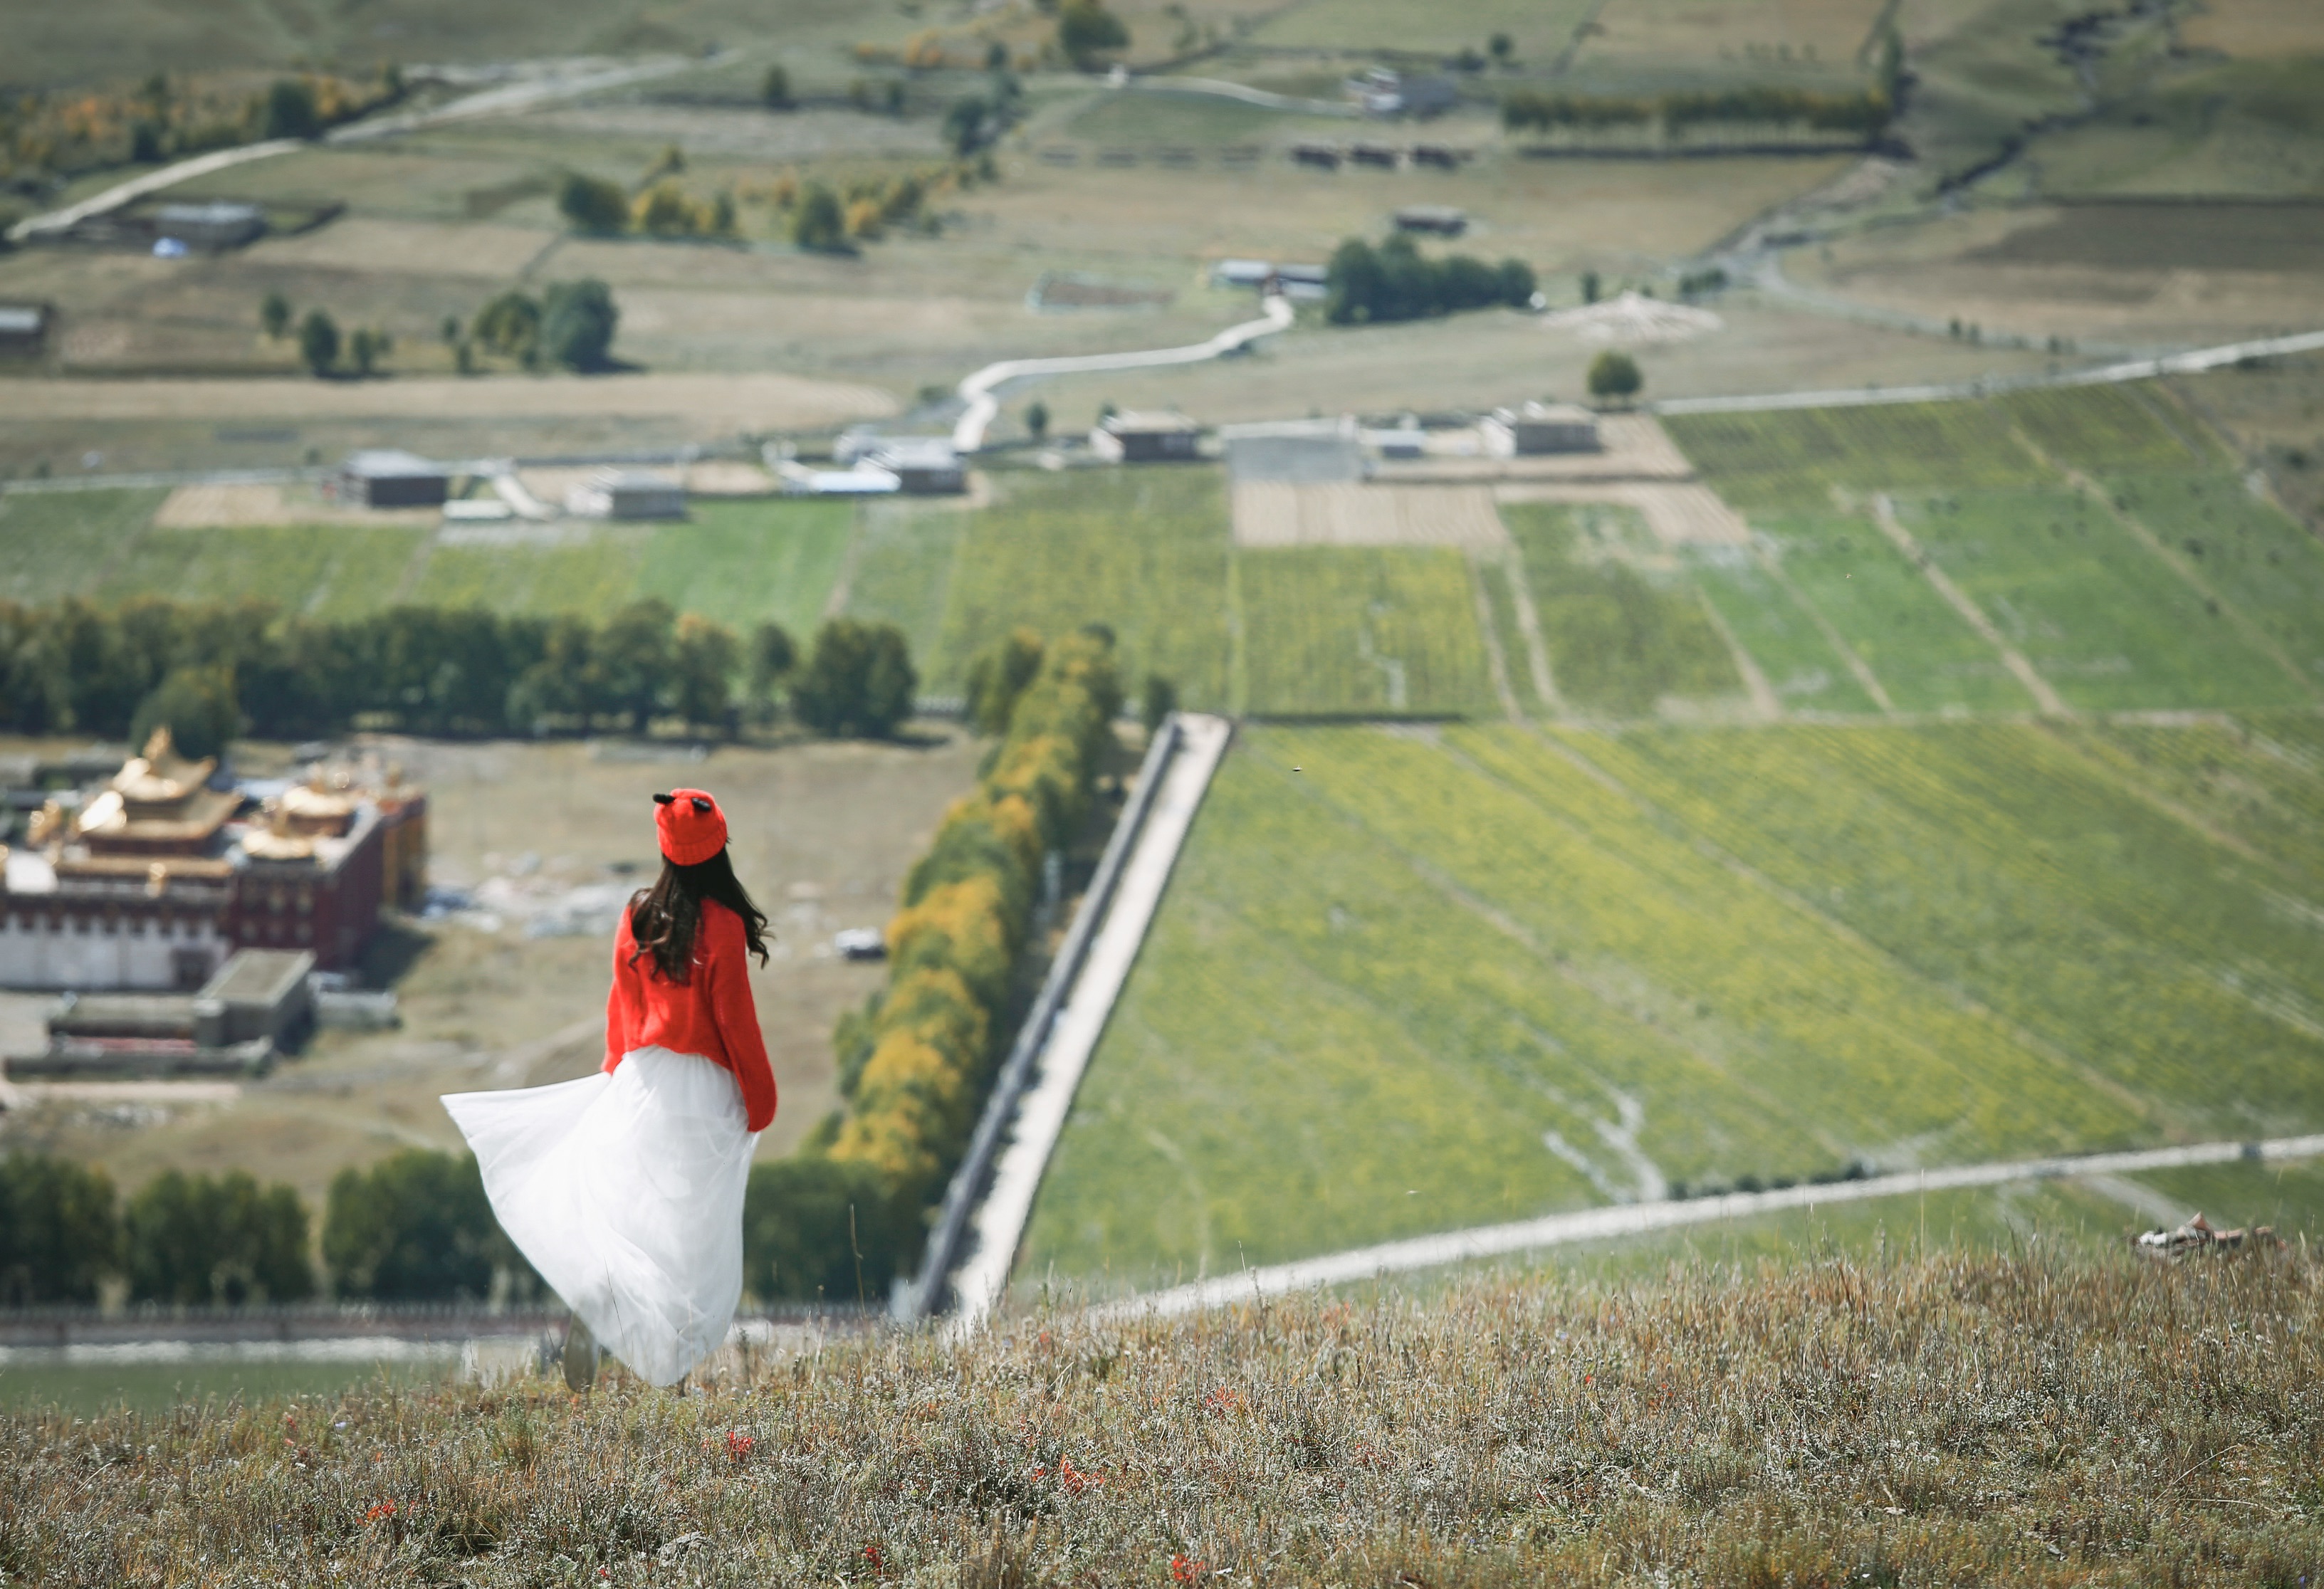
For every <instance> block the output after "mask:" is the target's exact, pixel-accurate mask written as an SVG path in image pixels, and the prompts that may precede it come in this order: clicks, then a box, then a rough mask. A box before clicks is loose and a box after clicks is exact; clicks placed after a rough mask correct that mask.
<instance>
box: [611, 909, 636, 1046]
mask: <svg viewBox="0 0 2324 1589" xmlns="http://www.w3.org/2000/svg"><path fill="white" fill-rule="evenodd" d="M636 948H637V945H636V944H635V943H634V942H633V941H632V940H631V937H630V913H629V912H627V911H623V912H622V924H621V926H620V927H619V928H618V929H617V930H616V931H615V932H614V933H613V989H612V991H610V992H609V993H607V994H606V995H605V1063H604V1067H603V1068H604V1069H605V1070H612V1069H613V1067H614V1066H616V1065H618V1064H620V1063H621V1062H622V1055H623V1054H625V1053H627V1052H630V1050H631V1049H632V1047H634V1046H635V1044H634V1042H632V1038H633V1037H634V1036H635V1034H636V1033H637V1030H638V1023H639V1019H640V1017H641V1015H642V1013H643V1006H642V1003H641V997H640V992H639V988H638V969H637V967H636V966H634V965H632V963H631V960H630V957H631V955H632V953H633V952H634V951H635V950H636Z"/></svg>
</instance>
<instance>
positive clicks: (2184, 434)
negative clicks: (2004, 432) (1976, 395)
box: [1997, 386, 2226, 473]
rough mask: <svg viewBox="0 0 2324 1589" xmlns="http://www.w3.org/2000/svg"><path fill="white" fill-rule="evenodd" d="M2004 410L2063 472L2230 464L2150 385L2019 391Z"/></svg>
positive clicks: (2002, 402) (2187, 417)
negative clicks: (2067, 470)
mask: <svg viewBox="0 0 2324 1589" xmlns="http://www.w3.org/2000/svg"><path fill="white" fill-rule="evenodd" d="M1997 407H1998V408H1999V409H2001V411H2002V413H2003V414H2004V415H2005V416H2006V418H2007V419H2008V420H2009V422H2010V423H2011V424H2013V425H2015V426H2016V427H2017V428H2018V429H2019V430H2020V431H2022V432H2023V433H2024V436H2025V438H2026V439H2027V440H2028V441H2030V442H2032V443H2033V445H2035V446H2036V447H2038V448H2040V449H2041V451H2042V452H2043V455H2045V456H2047V457H2048V458H2049V459H2050V460H2051V461H2052V463H2054V464H2058V465H2059V466H2060V467H2061V468H2066V469H2083V470H2088V471H2089V472H2090V473H2114V472H2135V471H2142V470H2173V469H2204V468H2216V467H2218V465H2219V464H2221V463H2223V462H2225V461H2226V460H2225V459H2224V458H2223V457H2222V456H2221V455H2220V453H2219V451H2218V445H2217V444H2216V443H2214V442H2213V441H2212V440H2211V438H2210V437H2209V436H2208V435H2207V434H2206V433H2205V432H2204V431H2203V429H2202V427H2200V426H2199V424H2198V423H2197V422H2196V421H2195V420H2194V419H2193V418H2191V417H2190V415H2188V414H2187V413H2186V412H2185V410H2183V409H2179V408H2178V407H2177V405H2175V404H2173V403H2172V402H2171V401H2170V400H2168V399H2167V398H2164V397H2163V396H2161V395H2159V394H2158V393H2157V392H2155V391H2154V390H2151V389H2149V388H2147V387H2144V386H2086V387H2066V388H2060V389H2057V390H2050V391H2022V392H2015V393H2012V394H2011V395H2010V396H2008V397H2006V398H2003V399H2002V400H2000V401H1999V403H1998V404H1997Z"/></svg>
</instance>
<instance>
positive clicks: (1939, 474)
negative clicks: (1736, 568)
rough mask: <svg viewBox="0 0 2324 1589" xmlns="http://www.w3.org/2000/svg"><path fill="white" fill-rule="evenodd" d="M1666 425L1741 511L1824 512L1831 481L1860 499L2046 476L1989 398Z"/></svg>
mask: <svg viewBox="0 0 2324 1589" xmlns="http://www.w3.org/2000/svg"><path fill="white" fill-rule="evenodd" d="M1665 424H1666V425H1667V426H1668V427H1669V429H1670V433H1671V436H1672V438H1673V439H1674V440H1675V441H1676V442H1677V443H1678V445H1679V447H1680V449H1681V450H1682V451H1683V452H1684V453H1685V454H1686V455H1687V456H1688V458H1690V459H1692V461H1693V463H1694V465H1695V467H1696V468H1698V469H1700V470H1701V471H1702V473H1703V475H1704V477H1705V478H1706V479H1708V480H1709V481H1710V482H1711V485H1712V487H1713V488H1714V489H1716V490H1717V491H1718V492H1719V494H1720V496H1722V497H1725V498H1726V499H1727V500H1728V501H1729V502H1731V503H1733V504H1734V505H1735V506H1736V507H1738V508H1740V509H1742V510H1744V511H1745V512H1747V513H1750V512H1754V511H1756V510H1766V511H1773V512H1800V511H1808V512H1812V511H1815V510H1819V509H1822V508H1828V507H1830V506H1831V491H1832V488H1833V487H1835V486H1837V487H1840V488H1841V489H1842V490H1843V491H1850V492H1853V493H1856V494H1858V495H1859V496H1861V495H1867V494H1869V493H1871V492H1874V491H1959V490H1963V489H1968V488H1974V487H1991V486H2038V485H2043V484H2046V483H2048V482H2049V481H2050V479H2051V476H2050V473H2049V472H2048V471H2047V470H2045V469H2044V468H2043V467H2042V465H2041V464H2039V463H2037V462H2036V461H2035V459H2034V457H2033V455H2032V454H2031V453H2029V452H2027V451H2026V450H2025V448H2024V446H2022V445H2019V443H2018V441H2017V440H2016V438H2015V436H2012V435H2011V434H2010V426H2009V420H2008V418H2007V417H2006V415H2004V414H2003V413H2002V412H2001V411H2000V410H1999V409H1997V408H1996V407H1995V406H1993V405H1991V404H1987V403H1978V402H1953V403H1895V404H1881V405H1876V406H1874V407H1871V408H1862V409H1786V410H1781V411H1777V412H1773V413H1764V414H1690V415H1681V416H1674V417H1672V418H1669V419H1667V420H1665Z"/></svg>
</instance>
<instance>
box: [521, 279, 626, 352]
mask: <svg viewBox="0 0 2324 1589" xmlns="http://www.w3.org/2000/svg"><path fill="white" fill-rule="evenodd" d="M621 322H622V312H621V310H620V309H618V308H615V307H614V305H613V291H612V289H610V288H608V287H607V286H606V285H605V284H604V282H603V281H600V280H596V279H595V277H589V276H585V277H583V278H582V279H581V280H578V281H559V282H557V283H555V284H553V285H552V286H551V287H550V288H549V290H548V292H547V293H545V294H544V295H543V296H542V299H541V305H540V347H541V351H542V352H543V353H544V354H548V356H549V362H550V363H555V364H561V365H563V366H564V367H565V368H566V369H568V370H582V371H588V370H602V369H604V367H605V365H606V363H608V355H609V354H611V352H612V350H613V333H614V331H615V330H616V329H617V328H618V327H619V326H620V325H621Z"/></svg>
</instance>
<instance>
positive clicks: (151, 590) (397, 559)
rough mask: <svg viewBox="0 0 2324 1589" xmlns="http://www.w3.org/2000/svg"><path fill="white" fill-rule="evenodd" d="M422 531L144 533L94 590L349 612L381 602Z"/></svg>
mask: <svg viewBox="0 0 2324 1589" xmlns="http://www.w3.org/2000/svg"><path fill="white" fill-rule="evenodd" d="M428 535H429V532H428V531H427V530H425V529H422V528H417V527H415V526H412V525H408V524H400V525H367V526H362V527H356V526H351V525H344V524H331V525H317V524H301V525H248V526H243V527H239V528H217V529H155V530H149V531H147V532H146V533H145V534H144V535H143V536H142V537H139V538H138V539H137V541H136V543H135V544H134V546H132V547H130V548H129V549H128V552H127V554H126V555H125V556H123V557H122V558H121V559H120V561H119V562H118V563H117V564H115V566H114V567H113V569H112V570H111V571H110V572H109V573H108V574H106V577H105V579H104V581H103V583H100V584H98V585H97V587H96V590H95V592H94V594H95V595H96V596H97V599H99V600H101V601H107V602H110V601H117V600H120V599H121V598H123V597H126V596H168V597H171V598H172V599H175V600H179V601H187V602H236V601H244V600H256V601H261V602H269V603H271V604H272V605H273V606H275V607H277V608H280V609H281V611H285V612H292V613H300V614H303V615H306V616H308V617H317V618H346V617H353V616H355V615H358V614H361V613H364V612H368V611H372V610H373V609H374V608H375V607H379V606H383V605H385V604H386V602H387V600H388V598H389V596H390V595H391V594H392V592H394V590H395V588H396V583H397V581H399V580H400V579H401V578H402V576H403V573H404V570H405V569H406V568H407V567H408V566H409V565H410V562H411V559H412V557H413V556H414V554H415V553H417V552H418V550H419V549H420V544H421V543H422V542H424V541H425V540H426V539H427V538H428Z"/></svg>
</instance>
